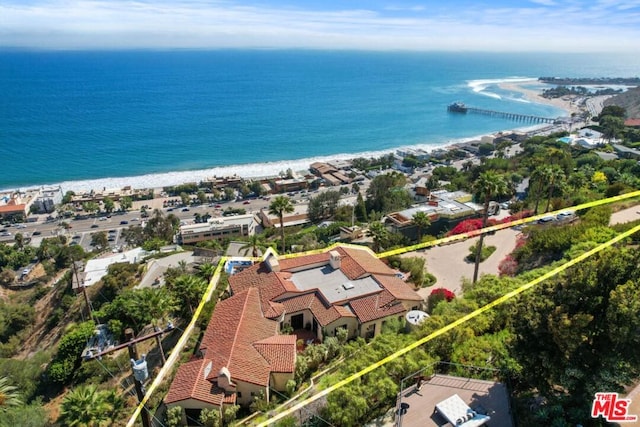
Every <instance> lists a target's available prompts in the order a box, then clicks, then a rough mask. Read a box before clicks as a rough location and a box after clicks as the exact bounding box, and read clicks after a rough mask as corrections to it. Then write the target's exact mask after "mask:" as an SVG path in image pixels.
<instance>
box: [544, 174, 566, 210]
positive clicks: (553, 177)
mask: <svg viewBox="0 0 640 427" xmlns="http://www.w3.org/2000/svg"><path fill="white" fill-rule="evenodd" d="M547 176H548V177H549V194H548V196H547V207H546V208H545V209H544V211H545V212H549V207H551V197H553V192H554V190H555V189H556V187H558V184H560V183H561V182H562V181H564V179H565V174H564V171H563V170H562V168H561V167H560V166H558V165H551V166H549V167H548V168H547Z"/></svg>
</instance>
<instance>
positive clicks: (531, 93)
mask: <svg viewBox="0 0 640 427" xmlns="http://www.w3.org/2000/svg"><path fill="white" fill-rule="evenodd" d="M532 81H534V80H532ZM532 81H519V82H504V83H500V84H499V85H498V86H499V87H500V89H503V90H509V91H513V92H520V93H522V94H523V95H524V97H525V99H527V100H528V101H531V102H535V103H538V104H548V105H553V106H554V107H557V108H560V109H562V110H564V111H566V112H567V116H570V115H571V114H572V113H577V114H580V113H581V112H582V111H583V109H582V108H581V107H580V106H579V105H578V104H579V103H578V102H577V99H576V98H577V96H573V97H562V98H545V97H543V96H542V92H539V91H536V90H533V89H530V88H527V87H525V85H527V84H530V83H531V82H532Z"/></svg>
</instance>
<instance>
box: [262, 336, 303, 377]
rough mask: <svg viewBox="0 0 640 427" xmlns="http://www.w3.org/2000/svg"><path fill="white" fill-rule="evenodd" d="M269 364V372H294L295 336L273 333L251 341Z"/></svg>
mask: <svg viewBox="0 0 640 427" xmlns="http://www.w3.org/2000/svg"><path fill="white" fill-rule="evenodd" d="M253 346H254V347H255V348H256V350H258V352H259V353H260V354H261V355H262V357H264V358H265V359H266V360H267V362H269V364H270V365H271V372H287V373H291V372H294V371H295V369H296V336H295V335H275V336H272V337H269V338H265V339H263V340H260V341H258V342H255V343H253Z"/></svg>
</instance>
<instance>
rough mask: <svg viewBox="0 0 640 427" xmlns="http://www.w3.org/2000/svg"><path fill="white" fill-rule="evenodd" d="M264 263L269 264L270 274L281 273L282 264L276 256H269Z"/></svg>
mask: <svg viewBox="0 0 640 427" xmlns="http://www.w3.org/2000/svg"><path fill="white" fill-rule="evenodd" d="M264 262H265V263H266V264H267V268H268V269H269V271H270V272H272V273H277V272H278V271H280V263H279V262H278V259H277V258H276V257H275V256H273V255H269V256H268V257H267V259H266V260H265V261H264Z"/></svg>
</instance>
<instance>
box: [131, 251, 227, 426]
mask: <svg viewBox="0 0 640 427" xmlns="http://www.w3.org/2000/svg"><path fill="white" fill-rule="evenodd" d="M226 261H227V257H222V258H220V261H218V265H217V267H216V271H215V272H214V273H213V277H211V280H210V281H209V286H207V289H206V290H205V292H204V295H203V296H202V299H201V300H200V304H199V305H198V308H196V311H195V312H194V313H193V316H192V317H191V321H190V322H189V324H188V325H187V327H186V328H185V329H184V332H182V335H181V336H180V339H179V340H178V343H177V344H176V346H175V347H174V348H173V350H171V354H170V355H169V358H168V359H167V362H166V363H165V364H164V366H163V367H162V368H161V369H160V372H158V375H157V376H156V377H155V379H154V380H153V382H152V383H151V386H149V388H148V389H147V392H146V393H145V395H144V398H143V399H142V402H140V403H139V404H138V406H137V407H136V410H135V411H134V412H133V414H132V415H131V418H129V421H128V422H127V427H132V426H133V425H134V423H135V421H136V418H138V416H139V415H140V412H142V407H143V406H144V405H146V404H147V402H148V401H149V399H150V398H151V395H152V394H153V392H154V391H155V390H156V388H158V386H159V385H160V383H161V382H162V380H164V377H165V375H167V373H168V372H169V371H170V370H171V369H172V368H173V365H174V364H175V363H176V361H177V360H178V357H180V354H181V353H182V350H183V349H184V346H185V345H186V343H187V340H188V339H189V336H190V335H191V332H193V328H194V327H195V324H196V321H197V320H198V318H199V317H200V313H201V312H202V309H203V308H204V305H205V303H207V302H208V301H209V300H211V296H212V295H213V291H214V290H215V289H216V287H217V285H218V282H219V281H220V274H221V272H222V269H223V268H224V264H225V263H226Z"/></svg>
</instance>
